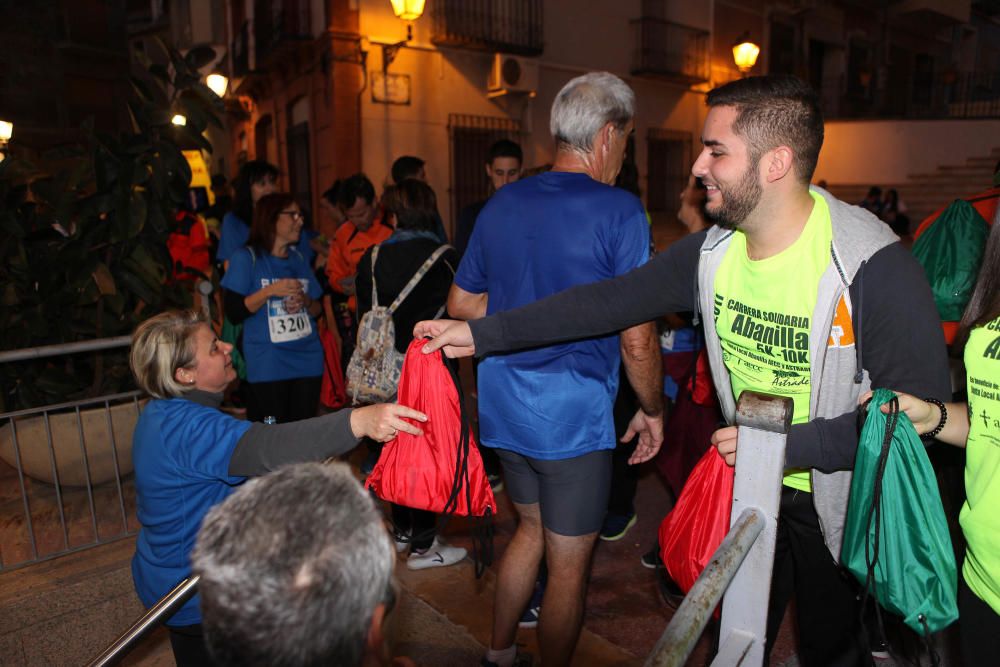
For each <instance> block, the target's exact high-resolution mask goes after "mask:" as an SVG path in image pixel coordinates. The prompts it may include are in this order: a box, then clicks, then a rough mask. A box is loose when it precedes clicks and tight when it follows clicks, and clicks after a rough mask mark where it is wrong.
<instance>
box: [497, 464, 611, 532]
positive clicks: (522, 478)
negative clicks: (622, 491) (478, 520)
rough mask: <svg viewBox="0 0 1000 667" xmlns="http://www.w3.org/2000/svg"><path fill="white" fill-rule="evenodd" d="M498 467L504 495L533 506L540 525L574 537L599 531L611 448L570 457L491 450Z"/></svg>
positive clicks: (607, 489)
mask: <svg viewBox="0 0 1000 667" xmlns="http://www.w3.org/2000/svg"><path fill="white" fill-rule="evenodd" d="M495 451H496V453H497V456H498V457H500V463H501V464H502V465H503V473H504V484H505V485H506V487H507V495H509V496H510V499H511V500H513V501H514V502H515V503H517V504H519V505H534V504H536V503H537V504H538V505H539V509H540V510H541V513H542V525H543V526H544V527H545V528H547V529H548V530H551V531H552V532H553V533H556V534H557V535H565V536H567V537H576V536H579V535H589V534H590V533H596V532H597V531H599V530H600V529H601V524H602V523H603V522H604V514H605V513H606V512H607V510H608V494H609V493H610V489H611V452H612V451H614V450H611V449H602V450H599V451H596V452H590V453H589V454H584V455H582V456H577V457H575V458H572V459H560V460H558V461H546V460H542V459H534V458H530V457H527V456H522V455H521V454H516V453H514V452H512V451H509V450H506V449H497V450H495Z"/></svg>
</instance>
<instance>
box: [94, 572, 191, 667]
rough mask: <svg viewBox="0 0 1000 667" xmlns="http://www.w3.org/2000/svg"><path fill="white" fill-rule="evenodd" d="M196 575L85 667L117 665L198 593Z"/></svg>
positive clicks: (174, 590) (164, 597)
mask: <svg viewBox="0 0 1000 667" xmlns="http://www.w3.org/2000/svg"><path fill="white" fill-rule="evenodd" d="M200 579H201V577H199V576H198V575H193V576H191V577H189V578H187V579H185V580H184V581H182V582H181V583H179V584H177V585H176V586H174V588H173V590H171V591H170V592H169V593H167V594H166V595H164V596H163V597H162V598H160V600H159V601H158V602H157V603H156V604H154V605H153V606H152V607H151V608H150V609H149V611H147V612H146V613H145V614H143V615H142V616H140V617H139V619H138V620H137V621H136V622H135V623H133V624H132V627H130V628H129V629H128V630H126V631H125V632H124V633H123V634H122V635H121V636H120V637H118V639H116V640H115V641H114V642H113V643H112V644H111V645H110V646H109V647H107V648H106V649H104V650H103V651H102V652H101V654H100V655H99V656H97V657H96V658H94V659H93V660H91V661H90V662H88V663H87V667H105V666H106V665H117V664H118V663H119V662H121V661H122V660H123V659H124V658H125V656H126V655H128V654H129V652H130V651H131V650H132V649H134V648H135V647H136V645H137V644H138V643H139V642H141V641H142V640H143V639H145V637H146V636H147V635H148V634H149V633H150V632H152V631H153V630H155V629H156V628H157V627H158V626H159V625H160V624H161V623H164V622H165V621H166V620H167V619H168V618H170V617H171V616H173V615H174V612H176V611H177V610H178V609H180V608H181V607H182V606H183V605H184V603H185V602H187V601H188V600H190V599H191V598H192V597H194V595H195V593H197V592H198V581H199V580H200Z"/></svg>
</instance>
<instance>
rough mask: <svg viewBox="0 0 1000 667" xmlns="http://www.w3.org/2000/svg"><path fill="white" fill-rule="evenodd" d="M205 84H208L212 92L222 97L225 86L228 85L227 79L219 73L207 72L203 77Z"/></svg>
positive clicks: (224, 92)
mask: <svg viewBox="0 0 1000 667" xmlns="http://www.w3.org/2000/svg"><path fill="white" fill-rule="evenodd" d="M205 85H206V86H208V87H209V88H210V89H211V91H212V92H213V93H215V94H216V95H218V96H219V97H222V96H223V95H225V94H226V88H227V87H229V79H227V78H226V77H224V76H222V75H221V74H209V75H208V76H207V77H205Z"/></svg>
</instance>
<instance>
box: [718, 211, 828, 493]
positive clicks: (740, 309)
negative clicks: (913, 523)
mask: <svg viewBox="0 0 1000 667" xmlns="http://www.w3.org/2000/svg"><path fill="white" fill-rule="evenodd" d="M810 194H811V195H812V198H813V209H812V213H811V214H810V215H809V219H808V220H807V221H806V224H805V227H804V228H803V229H802V233H801V234H800V235H799V238H798V239H796V241H795V243H793V244H792V245H791V246H789V247H788V248H786V249H785V250H783V251H782V252H780V253H779V254H777V255H775V256H773V257H768V258H767V259H762V260H757V261H755V260H751V259H750V258H749V257H748V256H747V245H746V236H745V235H744V234H743V233H742V232H739V231H737V232H736V233H735V234H734V235H733V238H732V241H731V242H730V244H729V248H728V249H727V250H726V256H725V257H724V258H723V259H722V264H721V265H720V266H719V270H718V272H717V273H716V277H715V306H714V314H715V329H716V331H717V332H718V334H719V338H720V339H721V343H722V359H723V361H724V362H725V364H726V368H727V369H728V370H729V375H730V377H731V379H732V386H733V395H734V396H735V397H736V398H739V395H740V393H741V392H742V391H743V390H744V389H750V390H751V391H759V392H762V393H765V394H775V395H778V396H787V397H789V398H791V399H792V401H793V402H794V404H795V410H794V414H793V417H792V423H793V424H800V423H803V422H806V421H809V389H810V359H809V356H810V355H809V329H810V326H811V324H812V316H813V310H814V309H815V307H816V294H817V290H818V288H819V280H820V277H822V275H823V272H824V271H825V270H826V267H827V264H829V262H830V244H831V242H832V241H833V226H832V224H831V222H830V210H829V208H828V207H827V205H826V201H825V200H824V199H823V197H821V196H819V195H817V194H816V193H813V192H811V193H810ZM784 484H785V485H786V486H790V487H792V488H795V489H799V490H802V491H811V484H810V483H809V471H808V470H802V469H796V470H793V469H788V470H786V471H785V477H784Z"/></svg>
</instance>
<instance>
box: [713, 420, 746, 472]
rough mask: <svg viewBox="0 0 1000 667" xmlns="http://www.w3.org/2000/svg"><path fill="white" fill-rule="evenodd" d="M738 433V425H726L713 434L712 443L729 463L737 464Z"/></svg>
mask: <svg viewBox="0 0 1000 667" xmlns="http://www.w3.org/2000/svg"><path fill="white" fill-rule="evenodd" d="M738 433H739V429H738V428H737V427H736V426H726V427H725V428H720V429H719V430H718V431H716V432H715V433H713V434H712V444H713V445H714V446H715V449H716V450H717V451H718V452H719V456H721V457H722V458H723V459H725V461H726V464H727V465H731V466H734V465H736V437H737V434H738Z"/></svg>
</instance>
